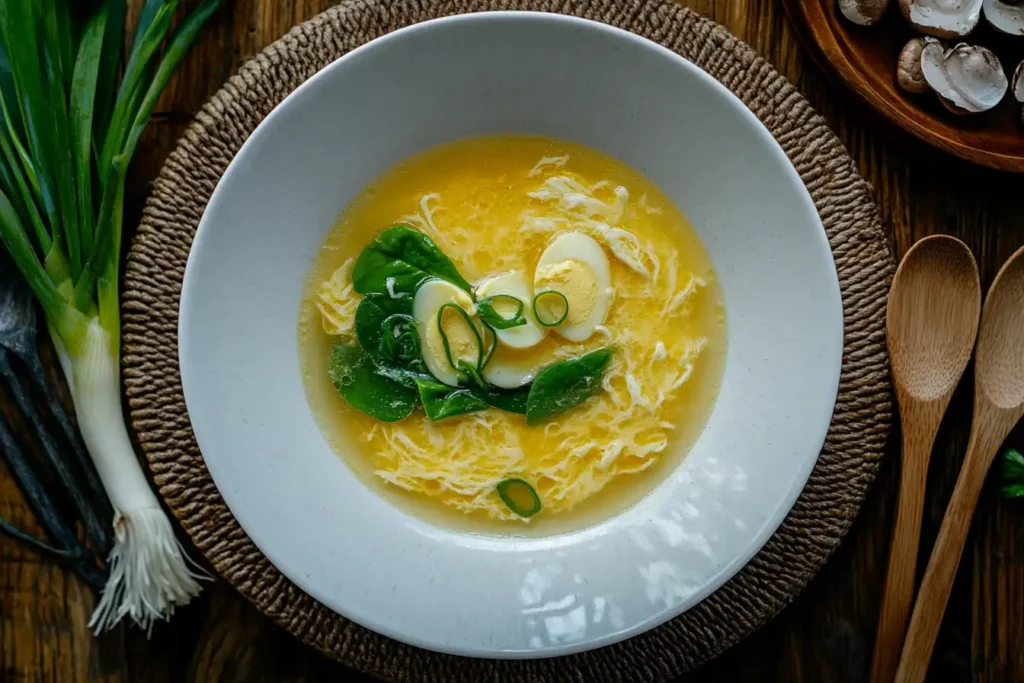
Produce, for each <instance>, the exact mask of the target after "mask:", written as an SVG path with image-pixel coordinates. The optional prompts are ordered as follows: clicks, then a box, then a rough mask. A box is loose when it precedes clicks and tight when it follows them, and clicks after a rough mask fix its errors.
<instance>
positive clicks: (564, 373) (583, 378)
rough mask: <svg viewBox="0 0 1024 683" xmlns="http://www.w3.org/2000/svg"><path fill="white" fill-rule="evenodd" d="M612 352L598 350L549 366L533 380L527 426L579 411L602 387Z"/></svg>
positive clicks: (527, 403)
mask: <svg viewBox="0 0 1024 683" xmlns="http://www.w3.org/2000/svg"><path fill="white" fill-rule="evenodd" d="M611 359H612V349H598V350H597V351H591V352H590V353H588V354H585V355H582V356H580V357H579V358H573V359H572V360H565V361H561V362H558V363H555V364H554V365H552V366H550V367H548V368H547V369H546V370H544V371H543V372H541V373H540V375H538V376H537V379H535V380H533V386H532V387H531V388H530V395H529V396H528V397H527V400H526V424H529V425H535V424H539V423H541V422H543V421H544V420H547V419H550V418H552V417H554V416H556V415H560V414H562V413H564V412H565V411H567V410H569V409H570V408H575V407H576V406H578V405H580V404H581V403H583V402H584V401H586V400H587V399H588V398H590V397H591V396H593V395H594V394H595V393H596V392H597V390H598V389H599V388H600V387H601V375H602V374H603V373H604V369H605V368H606V367H607V366H608V362H609V361H610V360H611Z"/></svg>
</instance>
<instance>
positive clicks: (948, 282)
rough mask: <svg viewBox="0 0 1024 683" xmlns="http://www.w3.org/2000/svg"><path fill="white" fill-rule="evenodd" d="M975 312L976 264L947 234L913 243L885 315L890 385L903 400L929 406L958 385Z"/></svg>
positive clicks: (977, 291) (971, 342)
mask: <svg viewBox="0 0 1024 683" xmlns="http://www.w3.org/2000/svg"><path fill="white" fill-rule="evenodd" d="M980 311H981V282H980V279H979V277H978V265H977V263H976V262H975V260H974V256H973V255H972V254H971V252H970V250H969V249H968V248H967V246H966V245H965V244H964V243H963V242H961V241H960V240H958V239H956V238H954V237H949V236H947V235H935V236H932V237H926V238H925V239H923V240H921V241H920V242H918V243H917V244H915V245H914V246H913V247H912V248H911V249H910V251H909V252H907V255H906V257H905V258H904V259H903V262H902V263H901V264H900V267H899V269H898V270H897V271H896V276H895V277H894V278H893V282H892V291H891V292H890V294H889V306H888V309H887V312H886V335H887V341H888V344H889V358H890V362H891V363H892V374H893V380H894V381H895V384H896V387H897V390H898V391H902V392H903V393H904V394H905V396H906V397H908V398H910V397H912V398H914V399H918V400H923V401H932V400H937V399H940V398H942V397H943V396H945V395H946V394H948V393H949V392H950V391H951V390H952V389H953V388H955V387H956V385H957V384H958V383H959V381H960V377H961V376H962V375H963V372H964V369H965V368H966V367H967V362H968V360H969V359H970V357H971V349H972V348H973V347H974V339H975V336H976V334H977V331H978V315H979V313H980Z"/></svg>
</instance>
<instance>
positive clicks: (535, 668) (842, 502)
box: [123, 0, 893, 683]
mask: <svg viewBox="0 0 1024 683" xmlns="http://www.w3.org/2000/svg"><path fill="white" fill-rule="evenodd" d="M492 9H532V10H544V11H557V12H561V13H564V14H574V15H578V16H582V17H586V18H589V19H596V20H598V21H603V22H605V23H608V24H611V25H613V26H618V27H621V28H625V29H629V30H631V31H633V32H635V33H638V34H640V35H643V36H646V37H648V38H650V39H652V40H655V41H657V42H659V43H661V44H662V45H664V46H666V47H668V48H669V49H671V50H674V51H675V52H678V53H679V54H681V55H682V56H684V57H686V58H687V59H689V60H691V61H693V62H694V63H696V64H697V65H698V66H700V67H701V68H702V69H704V70H705V71H707V72H708V73H710V74H711V75H712V76H713V77H715V78H716V79H718V80H719V81H721V82H722V83H723V84H725V85H726V86H727V87H728V88H729V89H730V90H732V91H733V92H734V93H736V95H738V96H739V97H740V99H742V100H743V101H744V102H745V103H746V104H747V106H748V107H750V108H751V109H752V110H753V111H754V113H755V114H757V116H758V117H759V118H760V119H761V120H762V121H763V122H764V123H765V125H766V126H767V127H768V128H769V129H770V130H771V131H772V133H773V134H774V135H775V138H776V139H777V140H778V141H779V143H780V144H781V145H782V147H783V149H785V151H786V153H787V154H788V155H789V158H790V159H791V160H792V161H793V164H794V165H795V166H796V168H797V170H798V171H799V173H800V175H801V177H802V178H803V180H804V182H805V183H806V184H807V187H808V188H809V190H810V193H811V196H812V197H813V199H814V202H815V204H816V206H817V207H818V211H819V213H820V214H821V219H822V221H823V222H824V225H825V229H826V231H827V232H828V237H829V239H830V241H831V244H832V251H833V254H834V256H835V260H836V265H837V267H838V271H839V280H840V285H841V288H842V294H843V307H844V315H845V361H844V366H843V372H842V378H841V383H840V391H839V400H838V403H837V404H836V408H835V413H834V416H833V421H832V426H831V429H830V430H829V433H828V438H827V440H826V442H825V446H824V449H823V451H822V454H821V457H820V458H819V460H818V463H817V466H816V467H815V468H814V471H813V473H812V474H811V477H810V480H809V482H808V484H807V487H806V488H805V489H804V491H803V493H802V495H801V496H800V499H799V500H798V501H797V503H796V505H795V506H794V507H793V510H792V512H790V514H789V516H788V517H787V518H786V520H785V522H784V523H783V524H782V526H781V527H780V528H779V530H778V532H777V533H776V534H775V535H774V536H773V537H772V538H771V540H770V541H769V542H768V544H767V545H765V547H764V548H763V549H762V550H761V552H760V553H758V554H757V556H756V557H755V558H754V559H753V560H752V561H751V562H750V564H749V565H747V567H745V568H744V569H743V570H742V571H741V572H740V573H739V574H738V575H737V576H736V577H734V578H733V579H732V580H731V581H729V582H728V583H727V584H726V585H725V586H723V587H722V588H721V589H719V590H718V591H717V592H715V593H714V594H713V595H712V596H710V597H708V598H707V599H706V600H704V601H703V602H701V603H700V604H699V605H698V606H696V607H694V608H693V609H691V610H689V611H688V612H686V613H685V614H683V615H682V616H680V617H679V618H677V619H675V620H673V621H670V622H668V623H667V624H665V625H663V626H661V627H659V628H656V629H654V630H652V631H649V632H648V633H645V634H643V635H641V636H638V637H636V638H633V639H631V640H629V641H626V642H623V643H619V644H617V645H612V646H610V647H606V648H603V649H601V650H597V651H593V652H588V653H583V654H579V655H573V656H569V657H563V658H559V659H549V660H535V661H489V660H474V659H465V658H460V657H455V656H449V655H441V654H436V653H433V652H427V651H425V650H420V649H417V648H414V647H410V646H407V645H403V644H401V643H398V642H396V641H393V640H389V639H387V638H385V637H383V636H380V635H377V634H375V633H373V632H371V631H369V630H367V629H364V628H362V627H360V626H357V625H356V624H353V623H352V622H350V621H347V620H346V619H344V618H342V617H340V616H338V615H337V614H335V613H334V612H332V611H331V610H329V609H327V608H326V607H324V606H322V605H320V604H319V603H317V602H316V601H314V600H313V598H311V597H309V596H308V595H306V594H305V593H303V592H302V591H301V590H300V589H298V588H297V587H296V586H294V585H293V584H292V583H291V582H289V581H288V580H287V579H286V578H285V577H284V576H283V575H282V574H281V573H280V572H278V571H277V569H275V568H274V567H273V566H272V565H271V564H270V562H269V561H268V560H267V559H266V558H265V557H264V556H263V555H262V554H261V553H260V551H259V550H258V549H257V548H256V546H255V545H254V544H253V543H252V541H251V540H250V539H249V538H248V537H247V536H246V535H245V533H244V532H243V531H242V529H241V527H240V526H239V525H238V523H237V522H236V521H235V519H234V518H233V517H232V515H231V512H230V511H229V510H228V508H227V506H226V505H225V503H224V500H223V499H222V498H221V497H220V495H219V494H218V492H217V489H216V487H215V486H214V483H213V480H212V479H211V478H210V474H209V472H208V471H207V470H206V467H205V465H204V463H203V459H202V456H201V455H200V453H199V449H198V447H197V446H196V442H195V439H194V437H193V434H192V430H191V427H190V425H189V420H188V415H187V413H186V410H185V402H184V398H183V395H182V389H181V384H180V378H179V372H178V347H177V339H176V334H177V325H178V300H179V294H180V290H181V283H182V277H183V275H184V269H185V261H186V259H187V257H188V252H189V247H190V245H191V243H192V238H193V235H194V233H195V229H196V226H197V225H198V223H199V219H200V217H201V216H202V214H203V210H204V208H205V206H206V203H207V200H208V199H209V197H210V194H211V193H212V192H213V189H214V187H215V186H216V184H217V181H218V180H219V179H220V177H221V174H222V173H223V172H224V170H225V169H226V168H227V166H228V163H229V162H230V161H231V159H232V157H233V156H234V155H235V153H236V152H237V151H238V149H239V147H240V146H241V145H242V143H243V141H244V140H245V139H246V137H247V136H248V135H249V134H250V133H251V132H252V131H253V129H255V128H256V126H257V124H259V123H260V121H261V120H263V118H264V117H265V116H266V115H267V114H268V113H269V112H270V110H271V109H273V107H274V106H275V105H277V104H278V103H279V102H280V101H281V100H282V99H283V98H284V97H285V96H286V95H288V94H289V93H290V92H291V91H292V90H294V89H295V88H296V87H297V86H298V85H299V84H300V83H302V82H303V81H305V80H306V79H308V78H309V77H310V76H312V75H313V74H314V73H316V72H317V71H319V70H320V69H322V68H323V67H324V66H326V65H327V64H329V63H330V62H332V61H334V60H335V59H336V58H338V57H339V56H341V55H343V54H345V53H346V52H348V51H349V50H352V49H353V48H355V47H357V46H359V45H362V44H363V43H366V42H367V41H369V40H372V39H373V38H376V37H378V36H381V35H383V34H385V33H387V32H389V31H392V30H395V29H397V28H400V27H403V26H407V25H410V24H413V23H417V22H420V21H424V20H427V19H432V18H435V17H440V16H445V15H450V14H457V13H462V12H473V11H483V10H492ZM892 271H893V263H892V258H891V255H890V253H889V250H888V248H887V246H886V242H885V239H884V237H883V234H882V230H881V225H880V220H879V215H878V211H877V209H876V207H875V206H874V204H873V202H872V199H871V196H870V187H869V186H868V184H867V183H866V182H865V181H864V180H863V179H861V178H860V176H859V175H858V174H857V171H856V169H855V167H854V164H853V162H852V160H851V159H850V158H849V156H847V154H846V152H845V150H844V149H843V147H842V145H841V144H840V142H839V141H838V140H837V139H836V137H835V136H834V135H833V134H832V133H831V132H830V131H829V129H828V128H827V127H826V125H825V122H824V121H823V120H822V119H821V117H819V116H817V115H816V114H815V113H814V112H813V111H812V109H811V107H810V106H809V105H808V103H807V102H806V101H805V100H804V98H803V97H802V96H801V95H800V94H799V93H798V92H797V91H796V90H795V89H794V88H793V87H792V86H791V85H790V84H789V83H788V82H787V81H786V80H785V79H784V78H783V77H782V76H780V75H779V74H778V73H777V72H776V71H775V70H774V69H773V68H772V67H771V66H770V65H768V64H767V63H766V62H765V61H764V60H762V59H760V58H759V57H758V56H757V55H756V54H754V52H753V51H752V50H751V49H750V48H749V47H748V46H746V45H745V44H743V43H742V42H740V41H739V40H737V39H736V38H735V37H733V36H732V35H730V34H729V33H728V32H726V31H725V30H724V29H723V28H722V27H720V26H718V25H716V24H714V23H713V22H710V21H707V20H705V19H702V18H701V17H699V16H698V15H697V14H695V13H693V12H691V11H689V10H687V9H684V8H683V7H681V6H679V5H676V4H674V3H673V2H672V1H671V0H632V1H629V0H443V1H442V0H438V1H433V2H431V1H428V0H419V1H417V0H350V1H348V2H343V3H342V5H340V6H338V7H335V8H334V9H332V10H329V11H327V12H325V13H324V14H322V15H320V16H318V17H316V18H314V19H312V20H311V21H308V22H306V23H305V24H302V25H301V26H298V27H297V28H295V29H293V30H292V31H291V32H290V33H289V34H288V35H287V36H285V37H284V38H282V39H281V40H280V41H278V42H276V43H274V44H273V45H271V46H270V47H268V48H267V49H266V50H264V51H263V52H262V53H260V54H259V55H257V56H256V57H255V59H253V60H252V61H250V62H248V63H247V64H246V65H245V66H243V67H242V69H241V70H240V71H239V73H238V75H236V76H234V77H233V78H232V79H231V80H230V81H228V83H227V84H226V85H225V86H224V87H223V89H222V90H221V91H220V92H219V93H217V94H216V95H215V96H214V97H213V98H212V99H211V100H210V102H208V103H207V104H206V106H205V107H203V109H202V111H201V112H200V113H199V114H198V116H197V117H196V121H195V122H194V123H193V124H192V126H191V127H190V128H189V129H188V130H187V131H186V133H185V135H184V137H183V138H182V140H181V141H180V143H179V144H178V147H177V149H175V151H174V152H173V154H171V156H170V157H169V158H168V160H167V163H166V165H165V166H164V168H163V170H162V171H161V173H160V175H159V177H158V178H157V180H156V182H155V184H154V187H153V192H152V195H151V196H150V198H149V201H148V203H147V205H146V209H145V213H144V215H143V219H142V224H141V226H140V227H139V230H138V233H137V235H136V237H135V240H134V242H133V244H132V248H131V251H130V253H129V256H128V263H127V267H126V269H125V292H124V297H123V306H124V352H123V353H124V358H123V362H124V379H125V385H126V389H127V395H128V401H129V410H130V414H131V421H132V425H133V426H134V428H135V431H136V433H137V434H138V439H139V442H140V443H141V446H142V449H143V452H144V454H145V456H146V457H147V458H148V460H149V464H150V467H151V468H152V471H153V474H154V477H155V480H156V483H157V485H158V487H159V489H160V493H161V494H162V495H163V497H164V500H165V501H166V502H167V505H168V506H169V507H170V509H171V510H172V511H173V512H174V514H175V515H177V517H178V519H179V520H180V521H181V524H182V526H183V527H184V528H185V531H186V532H188V534H189V535H190V536H191V538H192V541H193V542H194V543H195V545H196V546H197V547H198V548H199V550H200V551H201V552H202V553H203V554H204V555H205V556H206V557H207V559H208V560H209V561H210V562H211V563H212V565H213V566H214V567H215V568H216V570H217V571H218V572H219V573H220V574H221V576H223V577H224V578H225V579H226V580H228V581H229V582H230V583H231V584H232V585H234V586H235V588H236V589H237V590H238V591H239V592H240V593H242V594H243V595H244V596H246V597H247V598H248V599H249V600H251V601H252V602H253V603H254V604H255V605H256V606H257V607H258V608H259V609H261V610H262V611H263V612H265V613H266V614H268V615H269V616H270V617H271V618H273V619H274V620H275V621H276V622H277V623H279V624H280V625H281V626H283V627H284V628H286V629H287V630H288V631H290V632H291V633H293V634H295V635H296V636H298V637H299V638H301V639H302V640H303V641H305V642H307V643H309V644H310V645H312V646H314V647H316V648H319V649H320V650H323V651H324V652H326V653H327V654H329V655H330V656H332V657H334V658H336V659H338V660H340V661H341V662H343V663H345V664H347V665H349V666H351V667H354V668H355V669H358V670H361V671H364V672H367V673H370V674H374V675H376V676H379V677H382V678H385V679H388V680H392V681H430V682H432V683H433V682H443V681H460V682H461V681H465V682H466V683H479V682H481V681H491V682H495V683H498V682H505V681H546V682H551V681H561V680H569V681H580V682H583V681H586V682H588V683H589V682H597V681H612V680H629V681H660V680H664V679H667V678H670V677H672V676H675V675H677V674H679V673H681V672H684V671H686V670H689V669H691V668H693V667H695V666H697V665H698V664H700V663H701V662H704V661H706V660H707V659H709V658H711V657H714V656H715V655H717V654H718V653H720V652H721V651H722V650H724V649H725V648H727V647H729V646H731V645H733V644H734V643H736V642H737V641H738V640H739V639H741V638H743V637H744V636H746V635H747V634H749V633H751V632H752V631H754V630H755V629H757V628H758V627H760V626H761V625H762V624H764V623H765V621H767V620H768V619H769V618H771V617H772V616H774V615H775V614H776V613H778V612H779V610H780V609H782V608H783V607H784V606H785V605H786V604H788V603H789V602H790V601H791V600H792V599H793V598H794V596H796V594H797V593H798V592H799V591H800V589H801V588H803V586H804V585H805V584H806V583H807V582H808V581H809V580H810V578H811V577H812V576H813V575H814V574H815V573H816V572H817V571H818V570H819V569H820V568H821V566H822V565H823V564H824V562H825V560H826V558H827V557H828V556H829V555H830V554H831V552H832V551H833V550H834V549H835V548H836V546H837V545H838V543H839V541H840V539H841V538H842V537H843V535H844V534H845V533H846V531H847V529H848V528H849V526H850V523H851V521H852V520H853V518H854V516H855V515H856V513H857V510H858V509H859V507H860V505H861V502H862V500H863V498H864V496H865V494H866V492H867V490H868V487H869V485H870V484H871V482H872V480H873V479H874V476H875V473H876V471H877V469H878V463H879V460H880V458H881V457H882V451H883V447H884V444H885V441H886V437H887V435H888V432H889V428H890V423H891V419H892V402H891V396H890V386H889V372H888V360H887V356H886V352H885V327H884V325H885V298H886V293H887V291H888V284H889V280H890V277H891V275H892Z"/></svg>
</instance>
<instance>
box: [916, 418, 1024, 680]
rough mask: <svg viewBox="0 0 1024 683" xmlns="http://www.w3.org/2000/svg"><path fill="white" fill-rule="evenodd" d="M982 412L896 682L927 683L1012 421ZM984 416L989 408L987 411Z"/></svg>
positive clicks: (934, 552) (934, 551)
mask: <svg viewBox="0 0 1024 683" xmlns="http://www.w3.org/2000/svg"><path fill="white" fill-rule="evenodd" d="M979 412H980V411H977V410H975V421H974V429H973V430H972V432H971V439H970V442H969V443H968V444H967V455H966V457H965V458H964V464H963V466H962V467H961V469H960V475H959V477H957V480H956V488H954V489H953V497H952V498H951V499H950V501H949V506H948V507H947V508H946V515H945V516H944V517H943V518H942V527H941V528H940V529H939V536H938V538H937V539H936V541H935V547H934V548H933V549H932V554H931V557H930V558H929V559H928V568H927V570H925V574H924V580H923V581H922V582H921V591H920V592H919V593H918V595H917V602H916V603H914V612H913V615H912V616H911V617H910V626H909V627H908V628H907V639H906V642H905V643H904V645H903V655H902V657H901V658H900V666H899V669H898V670H897V672H896V683H923V681H924V680H925V676H926V675H927V674H928V664H929V662H930V661H931V656H932V650H933V649H934V648H935V639H936V638H937V637H938V634H939V627H940V626H941V625H942V616H943V614H944V613H945V611H946V604H947V603H948V602H949V592H950V590H951V589H952V588H953V579H954V578H955V577H956V570H957V568H958V567H959V566H960V557H961V555H963V550H964V545H965V544H966V542H967V533H968V531H970V528H971V519H972V518H973V517H974V508H975V507H977V505H978V498H979V496H980V495H981V489H982V486H984V484H985V476H986V475H987V474H988V470H989V467H990V466H991V465H992V461H993V460H994V459H995V455H996V451H997V450H998V449H999V446H1000V444H1001V443H1002V442H1003V440H1004V439H1005V438H1006V435H1007V434H1008V433H1009V430H1010V428H1011V427H1013V422H1012V421H1011V422H1010V423H1009V424H1008V425H1005V428H1004V424H1000V422H1002V423H1005V422H1006V420H999V419H998V417H996V419H995V420H993V419H992V418H993V416H991V415H986V416H985V417H988V418H989V419H987V420H986V419H979V417H980V415H979ZM982 415H984V413H982Z"/></svg>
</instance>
